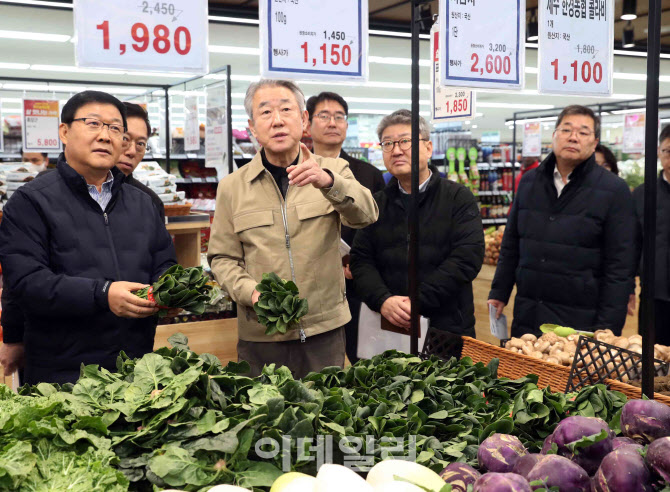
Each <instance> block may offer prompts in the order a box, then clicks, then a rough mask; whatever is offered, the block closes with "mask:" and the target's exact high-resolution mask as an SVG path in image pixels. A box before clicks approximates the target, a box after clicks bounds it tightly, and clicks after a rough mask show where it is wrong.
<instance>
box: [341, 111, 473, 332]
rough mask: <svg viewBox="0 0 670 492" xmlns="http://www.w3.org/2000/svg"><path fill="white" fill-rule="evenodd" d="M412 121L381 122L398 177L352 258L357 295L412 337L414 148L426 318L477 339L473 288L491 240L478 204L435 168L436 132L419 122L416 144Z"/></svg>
mask: <svg viewBox="0 0 670 492" xmlns="http://www.w3.org/2000/svg"><path fill="white" fill-rule="evenodd" d="M411 123H412V114H411V112H410V111H408V110H404V109H401V110H398V111H396V112H394V113H393V114H391V115H389V116H386V117H384V118H383V119H382V121H381V123H380V124H379V127H378V128H377V133H378V135H379V139H380V140H381V146H382V150H383V151H384V152H383V154H384V165H385V166H386V169H388V171H389V173H391V174H392V175H393V176H394V177H393V178H392V179H391V181H390V182H389V184H388V185H387V186H386V188H385V189H384V190H383V191H381V192H378V193H376V194H375V196H374V198H375V200H376V201H377V204H378V207H379V219H378V220H377V222H376V223H374V224H372V225H370V226H368V227H367V228H365V229H363V230H361V231H360V232H359V233H358V234H357V235H356V239H355V240H354V247H353V249H352V252H351V270H352V273H353V276H354V284H355V287H356V290H357V292H358V294H359V295H360V296H361V298H362V299H363V301H364V302H365V303H366V304H367V305H368V307H369V308H370V309H372V310H373V311H377V312H380V313H381V315H382V316H383V317H384V318H385V319H386V320H388V321H389V322H390V323H392V324H393V325H395V326H397V327H400V328H404V329H406V330H409V326H410V315H411V306H410V302H409V298H408V297H407V295H408V287H407V228H408V210H409V199H410V192H411V152H412V150H411V148H412V145H418V146H419V173H420V174H419V183H420V186H419V215H420V220H421V223H420V226H419V232H420V234H419V241H420V248H421V254H420V256H419V268H418V273H419V282H420V283H419V289H420V296H419V304H420V307H419V310H420V313H421V315H422V316H425V317H427V318H429V320H430V326H431V327H435V328H438V329H441V330H444V331H448V332H451V333H455V334H457V335H468V336H474V335H475V317H474V302H473V295H472V281H473V280H474V279H475V277H476V276H477V274H478V273H479V270H480V269H481V266H482V262H483V260H484V233H483V228H482V221H481V218H480V214H479V210H478V207H477V202H476V200H475V197H474V196H473V195H472V193H471V192H470V191H469V190H468V189H467V188H465V187H464V186H462V185H460V184H458V183H454V182H452V181H449V180H447V179H446V178H441V177H440V175H439V173H438V171H437V169H435V168H430V167H429V166H428V160H429V159H430V157H431V155H432V152H433V144H432V143H431V142H430V140H429V139H430V130H429V128H428V125H427V123H426V121H425V120H424V119H423V118H420V124H419V128H420V134H421V138H420V140H419V142H412V135H411V134H412V129H411Z"/></svg>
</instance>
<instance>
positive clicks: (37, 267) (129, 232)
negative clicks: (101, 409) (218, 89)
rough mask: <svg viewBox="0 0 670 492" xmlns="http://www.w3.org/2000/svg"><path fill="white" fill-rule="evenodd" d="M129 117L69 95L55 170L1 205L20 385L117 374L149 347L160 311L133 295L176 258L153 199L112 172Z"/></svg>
mask: <svg viewBox="0 0 670 492" xmlns="http://www.w3.org/2000/svg"><path fill="white" fill-rule="evenodd" d="M125 113H126V111H125V107H124V106H123V104H122V103H121V102H120V101H119V100H118V99H116V98H114V97H113V96H110V95H109V94H105V93H102V92H97V91H86V92H82V93H80V94H77V95H75V96H73V97H72V98H71V99H70V100H69V101H68V102H67V104H65V106H64V107H63V112H62V116H61V121H62V123H61V125H60V128H59V134H60V138H61V140H62V141H63V143H64V144H65V145H66V146H65V152H64V154H62V155H61V156H60V158H59V160H58V164H57V171H54V172H51V173H48V174H46V175H45V176H43V177H40V178H39V179H36V180H34V181H32V182H31V183H28V184H26V185H24V186H23V187H21V189H19V190H18V191H17V192H16V193H15V194H14V195H13V196H12V198H11V199H10V200H9V202H8V203H7V204H6V206H5V209H4V216H3V221H2V224H1V225H0V263H2V266H3V274H4V276H5V281H6V284H7V287H8V288H9V289H10V291H11V292H12V295H13V296H15V298H16V299H17V301H18V303H19V305H20V307H21V309H22V311H23V314H24V315H25V317H26V326H25V334H24V342H25V382H26V383H29V384H35V383H38V382H41V381H45V382H56V383H65V382H73V381H75V380H76V379H77V378H78V376H79V366H80V364H82V363H84V364H99V365H101V366H102V367H106V368H108V369H113V368H114V367H115V361H116V357H117V355H118V353H119V351H121V350H124V351H125V352H126V353H127V354H128V355H129V356H130V357H139V356H141V355H143V354H145V353H147V352H150V351H151V350H152V349H153V340H154V336H155V329H156V319H155V318H154V317H153V315H154V314H156V312H157V311H158V309H157V307H156V306H155V304H154V303H153V302H150V301H148V300H143V299H140V298H138V297H137V296H135V295H134V294H133V291H134V290H137V289H140V288H143V287H145V286H146V285H147V284H149V283H150V282H153V281H155V280H156V279H157V278H158V277H159V276H160V274H161V273H163V272H164V271H165V270H166V269H167V268H169V267H170V266H171V265H173V264H174V263H175V252H174V246H173V245H172V240H171V238H170V235H169V234H168V232H167V231H166V230H165V227H164V224H163V223H162V222H161V220H160V217H159V214H158V210H157V209H156V208H155V207H154V206H153V204H152V202H151V199H150V197H149V196H148V195H147V194H145V193H144V192H142V191H140V190H138V189H137V188H134V187H132V186H128V185H127V184H125V183H124V175H123V173H121V171H119V170H118V169H117V168H116V167H115V164H116V163H117V161H118V160H119V157H120V155H121V152H122V151H123V148H124V143H123V136H124V133H125V131H126V129H127V127H126V115H125ZM138 211H147V213H138Z"/></svg>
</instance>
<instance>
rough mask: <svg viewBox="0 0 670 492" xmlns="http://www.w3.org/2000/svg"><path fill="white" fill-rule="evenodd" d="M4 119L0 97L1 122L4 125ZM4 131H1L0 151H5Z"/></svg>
mask: <svg viewBox="0 0 670 492" xmlns="http://www.w3.org/2000/svg"><path fill="white" fill-rule="evenodd" d="M4 121H5V120H3V119H2V99H0V122H2V124H3V125H4ZM3 133H4V132H0V152H4V151H5V139H4V137H3Z"/></svg>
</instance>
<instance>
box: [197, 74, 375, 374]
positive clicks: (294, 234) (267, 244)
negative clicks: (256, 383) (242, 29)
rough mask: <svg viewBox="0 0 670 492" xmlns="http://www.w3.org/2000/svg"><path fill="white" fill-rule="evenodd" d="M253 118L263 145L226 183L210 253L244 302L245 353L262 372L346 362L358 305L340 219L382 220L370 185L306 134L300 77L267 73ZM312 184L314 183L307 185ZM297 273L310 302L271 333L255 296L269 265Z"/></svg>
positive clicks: (254, 93) (222, 278) (249, 103)
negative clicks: (347, 275)
mask: <svg viewBox="0 0 670 492" xmlns="http://www.w3.org/2000/svg"><path fill="white" fill-rule="evenodd" d="M245 108H246V110H247V113H248V115H249V128H250V130H251V133H252V134H253V136H254V137H255V138H256V139H257V140H258V142H259V143H260V144H261V145H262V146H263V149H262V150H261V151H260V152H258V153H257V154H256V155H255V156H254V158H253V159H252V161H251V162H250V163H249V164H247V165H246V166H244V167H243V168H242V169H239V170H237V171H236V172H234V173H233V174H231V175H229V176H227V177H225V178H224V179H223V180H221V182H220V183H219V189H218V192H217V200H216V213H215V215H214V221H213V223H212V234H211V237H210V242H209V251H208V259H209V263H210V265H211V267H212V272H213V273H214V276H215V277H216V280H217V281H218V282H219V283H220V284H221V285H222V286H224V287H225V288H226V290H227V291H228V293H229V294H230V295H231V297H232V298H233V300H234V301H235V302H237V304H238V318H237V319H238V336H239V342H238V345H237V352H238V358H239V359H240V360H246V361H247V362H249V364H250V365H251V375H254V376H257V375H259V374H260V373H261V371H262V369H263V366H264V365H266V364H271V363H276V364H277V365H285V366H287V367H288V368H289V369H291V371H292V372H293V376H294V377H297V378H300V377H303V376H305V375H306V374H307V373H309V372H311V371H318V370H320V369H322V368H324V367H326V366H340V367H342V366H343V365H344V352H345V335H344V328H343V326H344V325H345V324H346V323H347V322H348V321H349V319H350V318H351V315H350V313H349V307H348V305H347V300H346V292H345V288H344V285H345V283H344V274H343V272H342V261H341V257H340V252H339V245H340V226H341V225H342V224H345V225H347V226H349V227H353V228H357V229H358V228H362V227H365V226H367V225H369V224H372V223H373V222H374V221H375V220H377V215H378V210H377V206H376V204H375V202H374V200H373V199H372V195H371V194H370V191H369V190H367V189H366V188H365V187H364V186H362V185H361V184H360V183H358V181H356V179H355V178H354V175H353V174H352V172H351V170H350V169H349V166H348V164H347V162H346V161H345V160H343V159H332V158H325V157H319V156H315V155H312V154H311V153H310V152H309V150H308V149H307V147H305V145H304V144H302V143H301V142H300V139H301V138H302V135H303V131H304V130H305V128H306V125H307V111H305V97H304V95H303V93H302V91H301V90H300V88H299V87H298V86H297V85H296V84H295V83H293V82H290V81H284V80H261V81H260V82H257V83H254V84H251V85H250V86H249V88H248V89H247V94H246V97H245ZM308 185H309V186H308ZM270 272H274V273H276V274H277V275H279V276H280V277H282V278H284V279H291V280H293V281H294V282H295V284H296V285H297V286H298V289H299V290H300V296H301V297H305V298H307V301H308V304H309V312H308V314H307V315H306V316H304V318H302V320H301V321H300V323H299V325H298V326H297V327H296V328H295V329H291V330H289V331H287V332H286V334H281V333H278V334H274V335H266V334H265V327H264V326H262V325H261V324H260V323H259V322H258V316H257V315H256V314H255V312H254V310H253V305H254V304H255V303H256V302H257V301H258V298H259V296H260V294H259V292H258V291H257V290H256V285H257V284H258V283H259V282H260V281H261V279H262V275H263V274H264V273H270Z"/></svg>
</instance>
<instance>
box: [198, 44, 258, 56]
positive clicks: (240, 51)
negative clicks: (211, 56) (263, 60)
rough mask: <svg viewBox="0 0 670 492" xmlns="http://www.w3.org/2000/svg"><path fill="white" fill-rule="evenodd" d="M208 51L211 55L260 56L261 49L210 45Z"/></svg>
mask: <svg viewBox="0 0 670 492" xmlns="http://www.w3.org/2000/svg"><path fill="white" fill-rule="evenodd" d="M207 49H208V50H209V52H210V53H228V54H230V55H260V54H261V50H260V48H244V47H242V46H221V45H215V44H210V45H209V46H208V47H207Z"/></svg>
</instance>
